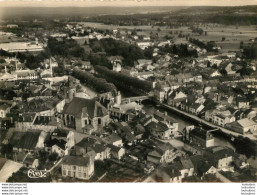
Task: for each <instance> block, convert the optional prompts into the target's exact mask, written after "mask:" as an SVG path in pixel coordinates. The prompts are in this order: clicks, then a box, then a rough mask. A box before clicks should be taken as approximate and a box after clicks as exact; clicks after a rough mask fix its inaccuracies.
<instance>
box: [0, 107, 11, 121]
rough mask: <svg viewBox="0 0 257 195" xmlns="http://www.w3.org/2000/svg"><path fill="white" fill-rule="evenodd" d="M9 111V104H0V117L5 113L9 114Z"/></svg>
mask: <svg viewBox="0 0 257 195" xmlns="http://www.w3.org/2000/svg"><path fill="white" fill-rule="evenodd" d="M10 111H11V106H9V105H7V104H2V105H1V106H0V118H5V117H6V116H7V114H9V113H10Z"/></svg>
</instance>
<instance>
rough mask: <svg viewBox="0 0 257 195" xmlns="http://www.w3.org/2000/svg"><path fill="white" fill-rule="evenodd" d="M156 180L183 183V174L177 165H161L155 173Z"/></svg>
mask: <svg viewBox="0 0 257 195" xmlns="http://www.w3.org/2000/svg"><path fill="white" fill-rule="evenodd" d="M155 174H156V175H155V177H157V178H156V180H158V181H161V182H171V183H181V182H182V176H181V173H180V171H179V169H178V167H177V166H176V165H168V166H165V167H160V168H158V169H157V171H156V173H155Z"/></svg>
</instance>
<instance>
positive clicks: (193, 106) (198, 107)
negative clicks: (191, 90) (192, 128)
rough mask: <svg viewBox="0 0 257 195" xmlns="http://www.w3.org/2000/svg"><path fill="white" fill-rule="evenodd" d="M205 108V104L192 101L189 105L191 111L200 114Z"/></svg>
mask: <svg viewBox="0 0 257 195" xmlns="http://www.w3.org/2000/svg"><path fill="white" fill-rule="evenodd" d="M203 109H204V105H202V104H199V103H192V104H191V105H190V106H189V113H192V114H194V115H198V114H200V113H201V111H202V110H203Z"/></svg>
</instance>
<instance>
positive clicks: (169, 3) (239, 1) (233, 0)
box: [0, 0, 257, 8]
mask: <svg viewBox="0 0 257 195" xmlns="http://www.w3.org/2000/svg"><path fill="white" fill-rule="evenodd" d="M256 5H257V0H225V1H224V0H149V1H147V0H116V1H115V0H108V1H103V0H80V1H79V0H75V1H72V0H65V1H64V0H63V1H51V0H49V1H48V0H35V1H33V0H27V1H23V2H17V0H16V1H6V0H0V7H1V8H20V7H22V8H29V7H39V8H62V7H70V8H72V7H74V8H77V7H81V8H82V7H181V6H185V7H193V6H194V7H195V6H209V7H213V6H215V7H223V6H226V7H234V6H256Z"/></svg>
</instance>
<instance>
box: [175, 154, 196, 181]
mask: <svg viewBox="0 0 257 195" xmlns="http://www.w3.org/2000/svg"><path fill="white" fill-rule="evenodd" d="M178 163H180V164H181V165H182V166H178V167H181V168H180V173H181V178H182V179H183V178H186V177H190V176H193V175H194V165H193V163H192V161H191V159H190V158H189V157H180V158H179V162H177V163H176V164H178Z"/></svg>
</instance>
